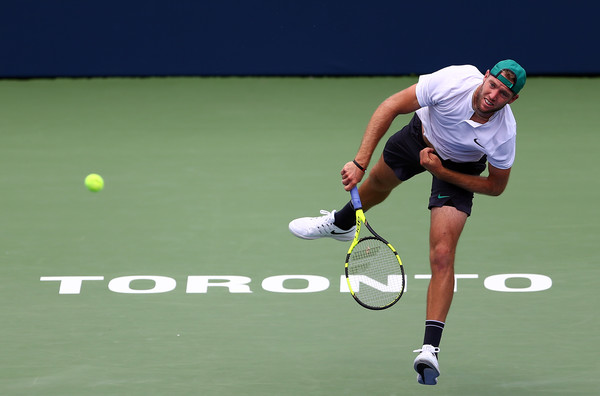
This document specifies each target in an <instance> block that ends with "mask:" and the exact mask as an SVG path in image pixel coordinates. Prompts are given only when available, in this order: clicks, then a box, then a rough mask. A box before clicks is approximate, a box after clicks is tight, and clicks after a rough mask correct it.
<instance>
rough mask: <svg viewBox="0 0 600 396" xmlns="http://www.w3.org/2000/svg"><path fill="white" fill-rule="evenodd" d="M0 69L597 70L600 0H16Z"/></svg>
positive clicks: (3, 23)
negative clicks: (498, 65)
mask: <svg viewBox="0 0 600 396" xmlns="http://www.w3.org/2000/svg"><path fill="white" fill-rule="evenodd" d="M1 4H2V5H1V9H0V48H1V51H2V52H1V57H0V77H40V76H42V77H50V76H114V75H118V76H148V75H404V74H411V73H416V74H419V73H426V72H430V71H433V70H435V69H438V68H440V67H443V66H446V65H449V64H464V63H471V64H474V65H476V66H478V67H479V68H480V69H482V71H485V69H486V68H489V67H491V65H493V63H495V61H496V60H499V59H503V58H513V59H516V60H517V61H519V62H520V63H521V64H522V65H523V66H524V67H525V68H526V69H527V71H528V72H529V74H530V75H542V74H576V75H580V74H586V75H597V74H599V73H600V51H599V50H598V43H597V41H598V38H599V36H600V34H599V33H598V26H597V25H598V22H597V19H598V15H599V11H600V5H599V4H600V3H598V2H595V1H594V2H592V1H585V2H584V1H579V0H576V1H570V2H569V3H568V6H567V5H565V4H566V3H562V4H561V5H560V6H558V5H552V4H554V3H552V2H547V1H527V0H521V1H518V2H517V1H515V2H511V1H503V2H472V3H471V2H464V1H463V2H458V1H449V0H430V1H420V2H419V1H412V2H404V1H399V0H396V1H377V0H371V1H369V2H368V3H367V2H366V1H364V0H363V1H359V0H346V1H338V0H332V1H328V0H320V1H314V0H304V1H286V0H279V1H268V0H263V1H261V0H253V1H241V0H238V1H235V0H205V1H191V0H180V1H178V0H170V1H166V0H145V1H141V0H131V1H127V0H64V1H60V0H54V1H52V0H15V1H11V2H8V1H3V2H2V3H1Z"/></svg>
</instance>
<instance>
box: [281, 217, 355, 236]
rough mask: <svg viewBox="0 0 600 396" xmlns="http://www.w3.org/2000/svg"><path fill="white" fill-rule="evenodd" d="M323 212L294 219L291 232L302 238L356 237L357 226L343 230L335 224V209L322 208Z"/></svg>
mask: <svg viewBox="0 0 600 396" xmlns="http://www.w3.org/2000/svg"><path fill="white" fill-rule="evenodd" d="M321 214H322V215H323V216H319V217H301V218H299V219H295V220H292V221H291V222H290V225H289V228H290V232H291V233H292V234H294V235H295V236H297V237H298V238H302V239H318V238H324V237H329V238H333V239H337V240H338V241H351V240H352V239H354V230H355V229H356V226H353V227H352V228H350V229H349V230H342V229H341V228H339V227H338V226H336V225H335V224H333V222H334V221H335V210H334V211H333V212H328V211H326V210H321Z"/></svg>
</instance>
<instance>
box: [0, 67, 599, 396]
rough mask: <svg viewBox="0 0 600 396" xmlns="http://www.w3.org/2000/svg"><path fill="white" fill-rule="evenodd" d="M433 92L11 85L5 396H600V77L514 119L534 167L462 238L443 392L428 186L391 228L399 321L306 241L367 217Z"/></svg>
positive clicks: (324, 86)
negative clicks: (381, 169) (421, 379)
mask: <svg viewBox="0 0 600 396" xmlns="http://www.w3.org/2000/svg"><path fill="white" fill-rule="evenodd" d="M415 81H416V78H413V77H398V78H391V77H390V78H383V77H381V78H331V79H330V78H315V79H312V78H144V79H124V78H110V79H101V78H98V79H74V80H71V79H56V80H0V115H1V116H0V130H1V136H2V139H1V156H0V169H1V171H0V182H1V186H2V198H1V200H0V202H1V203H2V205H1V207H2V209H1V219H2V227H1V228H0V235H1V246H2V251H1V253H2V256H1V257H2V263H1V266H0V277H1V279H2V282H1V286H0V301H1V303H0V304H1V307H2V325H1V326H0V349H1V351H2V353H1V354H0V394H2V395H44V396H50V395H417V394H436V395H461V396H465V395H595V394H598V388H599V386H600V379H599V378H598V371H599V370H600V363H599V362H600V360H599V359H598V352H600V348H599V345H600V339H599V338H600V337H599V336H598V331H597V329H598V327H599V326H600V319H599V318H598V316H599V315H598V308H597V304H598V302H599V301H600V299H599V297H600V294H599V292H598V288H597V282H598V278H599V277H600V270H599V266H598V264H599V261H598V242H599V241H600V226H599V224H598V221H599V220H600V213H599V209H598V204H597V202H598V201H599V200H600V185H599V183H598V181H597V176H598V171H599V170H600V167H599V166H598V155H597V151H598V147H599V146H600V135H599V134H598V127H597V123H596V122H595V115H596V111H597V109H596V107H597V104H598V100H597V92H598V91H600V79H598V78H541V77H537V78H535V77H532V78H530V79H529V82H528V84H527V87H526V88H525V89H524V90H523V92H522V95H521V98H520V99H519V100H518V101H517V102H515V103H514V104H513V105H512V108H513V111H514V113H515V115H516V117H517V120H518V123H519V124H518V125H519V130H518V133H519V137H518V143H517V150H518V152H517V160H516V163H515V166H514V168H513V172H512V175H511V181H510V183H509V186H508V188H507V190H506V192H505V193H504V194H503V195H502V196H500V197H498V198H491V197H484V196H477V197H476V200H475V208H474V213H473V216H472V217H471V218H470V220H469V222H468V224H467V228H466V230H465V232H464V233H463V236H462V238H461V243H460V244H459V252H458V257H457V267H456V271H457V274H458V275H459V279H458V280H457V290H456V295H455V299H454V303H453V306H452V309H451V312H450V316H449V320H448V322H447V326H446V330H445V332H444V338H443V340H442V345H441V348H442V353H441V354H440V364H441V370H442V375H441V377H440V382H439V385H438V386H436V387H423V386H421V385H418V384H417V382H416V379H415V378H416V374H415V372H414V371H413V368H412V361H413V359H414V357H415V354H414V353H412V350H413V349H416V348H418V347H420V346H421V342H422V337H423V324H424V319H425V318H424V312H425V293H426V288H427V282H428V281H427V279H426V277H427V275H428V274H429V269H428V265H429V264H428V259H427V257H428V239H427V237H428V221H429V212H428V210H427V207H426V203H427V197H428V194H429V184H430V179H429V177H428V176H421V177H419V178H416V179H414V180H412V181H411V182H410V183H405V184H404V185H402V186H400V187H399V188H398V190H397V191H396V192H395V194H394V195H393V196H392V197H391V198H390V199H389V200H388V201H386V202H385V203H384V204H383V205H381V207H380V208H377V209H375V210H373V211H371V212H369V219H370V220H371V222H372V223H373V224H376V228H377V230H378V232H380V233H381V234H382V235H385V236H386V238H388V239H389V240H390V241H391V242H392V243H393V244H394V246H395V247H396V248H397V249H398V251H399V253H400V256H401V257H402V260H403V262H404V265H405V268H406V271H407V275H408V279H407V291H406V293H405V295H404V297H403V298H402V300H401V301H400V302H399V303H398V304H397V305H395V306H394V307H393V308H391V309H389V310H387V311H382V312H371V311H367V310H365V309H363V308H361V307H359V306H358V304H356V303H355V302H354V301H353V300H352V298H351V297H350V296H349V295H348V293H347V292H345V291H344V289H343V283H340V276H341V275H342V274H343V262H344V257H345V253H346V250H347V248H348V244H345V243H340V242H337V241H330V240H327V241H324V240H320V241H302V240H299V239H296V238H294V237H293V236H292V235H291V234H290V233H289V232H288V230H287V224H288V222H289V221H290V220H291V219H293V218H295V217H299V216H312V215H318V211H319V209H327V210H331V209H338V207H340V206H341V205H342V204H343V203H345V202H346V200H347V199H349V195H348V194H347V193H346V192H344V191H343V189H342V187H341V182H340V180H339V170H340V169H341V167H342V166H343V164H344V163H346V162H347V161H348V160H349V159H352V156H353V155H354V153H355V151H356V149H357V147H358V144H359V141H360V137H361V136H362V133H363V130H364V127H365V126H366V123H367V121H368V119H369V117H370V116H371V114H372V112H373V110H374V109H375V107H376V106H377V105H378V104H379V103H380V102H381V101H382V100H383V99H384V98H386V97H387V96H389V95H391V94H393V93H394V92H397V91H399V90H400V89H402V88H404V87H406V86H408V85H409V84H412V83H413V82H415ZM407 120H408V116H406V117H403V118H399V119H398V120H397V124H395V127H398V128H399V127H401V126H402V125H403V124H402V123H403V122H405V121H407ZM380 151H381V147H379V150H378V151H377V153H380ZM92 172H95V173H99V174H101V175H102V176H103V177H104V180H105V183H106V184H105V188H104V190H103V191H101V192H99V193H92V192H89V191H87V190H86V189H85V187H84V184H83V180H84V178H85V176H86V175H87V174H88V173H92ZM548 279H550V280H551V287H549V288H548V286H549V285H548V283H547V281H548Z"/></svg>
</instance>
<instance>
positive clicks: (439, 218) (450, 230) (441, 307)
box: [414, 206, 467, 385]
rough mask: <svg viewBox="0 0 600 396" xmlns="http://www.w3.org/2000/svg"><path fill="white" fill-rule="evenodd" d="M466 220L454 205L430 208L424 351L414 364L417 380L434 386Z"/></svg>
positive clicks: (421, 351) (464, 215)
mask: <svg viewBox="0 0 600 396" xmlns="http://www.w3.org/2000/svg"><path fill="white" fill-rule="evenodd" d="M466 221H467V214H466V213H465V212H461V211H460V210H458V209H456V208H455V207H453V206H441V207H433V208H431V228H430V231H429V261H430V265H431V280H430V282H429V289H428V290H427V316H426V321H425V337H424V339H423V348H422V349H419V350H417V351H415V352H420V353H419V355H418V356H417V358H416V359H415V362H414V368H415V370H416V371H417V373H418V374H417V380H418V382H419V383H421V384H425V385H435V384H437V377H438V376H439V375H440V367H439V363H438V360H437V353H438V352H439V351H440V349H439V345H440V341H441V338H442V331H443V329H444V325H445V321H446V316H447V315H448V311H449V310H450V304H451V303H452V297H453V296H454V258H455V255H456V246H457V244H458V239H459V238H460V234H461V233H462V230H463V228H464V226H465V223H466Z"/></svg>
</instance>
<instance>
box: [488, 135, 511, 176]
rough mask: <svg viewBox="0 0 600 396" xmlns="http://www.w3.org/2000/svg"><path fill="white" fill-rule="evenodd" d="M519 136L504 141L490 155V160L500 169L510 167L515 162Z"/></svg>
mask: <svg viewBox="0 0 600 396" xmlns="http://www.w3.org/2000/svg"><path fill="white" fill-rule="evenodd" d="M516 143H517V137H516V135H513V137H512V138H510V139H509V140H507V141H506V142H504V143H502V144H501V145H499V146H498V148H496V151H494V152H493V153H491V154H490V155H489V156H488V162H489V163H490V164H491V165H492V166H494V167H496V168H498V169H509V168H510V167H512V165H513V162H515V152H516Z"/></svg>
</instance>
